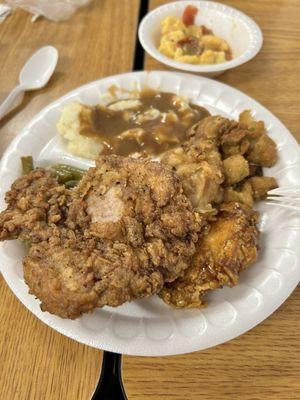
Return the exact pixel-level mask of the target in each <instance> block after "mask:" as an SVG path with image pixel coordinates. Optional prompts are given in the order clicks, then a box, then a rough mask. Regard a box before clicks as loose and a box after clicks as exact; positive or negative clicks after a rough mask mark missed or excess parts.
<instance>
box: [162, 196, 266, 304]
mask: <svg viewBox="0 0 300 400" xmlns="http://www.w3.org/2000/svg"><path fill="white" fill-rule="evenodd" d="M257 219H258V214H257V212H255V211H253V210H251V209H250V208H249V207H247V206H245V205H243V204H240V203H224V204H222V205H221V206H220V209H219V213H218V215H217V218H216V220H215V221H214V222H211V223H210V226H209V229H208V231H207V233H206V234H205V235H204V238H203V240H202V242H200V244H199V247H198V248H197V251H196V253H195V255H194V257H193V260H192V265H191V267H190V268H188V269H187V270H185V272H184V275H183V276H182V277H181V278H179V279H177V280H176V281H174V282H172V283H166V284H165V286H164V288H163V290H162V291H161V293H160V296H161V298H162V299H163V300H164V301H165V302H166V303H167V304H169V305H172V306H175V307H187V308H200V307H203V306H204V304H205V302H204V297H205V294H206V293H207V292H208V291H210V290H213V289H217V288H219V287H222V286H223V285H227V286H234V285H236V284H237V283H238V278H239V273H240V272H241V271H243V270H244V269H245V268H246V267H247V266H249V265H250V264H251V263H253V262H254V261H255V260H256V258H257V249H258V245H257V241H258V230H257V228H256V223H257Z"/></svg>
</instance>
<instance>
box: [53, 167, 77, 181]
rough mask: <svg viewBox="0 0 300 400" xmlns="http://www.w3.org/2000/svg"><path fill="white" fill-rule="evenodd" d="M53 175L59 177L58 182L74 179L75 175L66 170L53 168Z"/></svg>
mask: <svg viewBox="0 0 300 400" xmlns="http://www.w3.org/2000/svg"><path fill="white" fill-rule="evenodd" d="M52 176H53V177H54V178H56V179H57V181H58V183H65V182H68V181H70V180H72V179H73V175H72V174H71V173H70V172H66V171H54V170H52Z"/></svg>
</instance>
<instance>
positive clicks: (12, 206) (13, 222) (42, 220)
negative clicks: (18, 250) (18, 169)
mask: <svg viewBox="0 0 300 400" xmlns="http://www.w3.org/2000/svg"><path fill="white" fill-rule="evenodd" d="M70 197H71V191H70V190H68V189H66V188H65V187H64V186H62V185H59V184H58V183H57V180H56V179H54V178H53V177H52V176H51V172H50V171H47V170H45V169H42V168H37V169H35V170H34V171H32V172H30V173H29V174H27V175H25V176H22V177H20V178H18V179H17V180H16V181H15V182H14V183H13V184H12V187H11V189H10V190H9V191H8V192H7V193H6V196H5V201H6V203H7V209H6V210H5V211H2V212H1V213H0V240H9V239H15V238H20V239H22V240H30V241H33V242H39V241H40V240H45V239H46V238H47V237H48V236H49V228H50V227H51V226H52V225H57V224H60V223H63V221H64V219H65V215H66V213H67V204H68V201H69V200H70Z"/></svg>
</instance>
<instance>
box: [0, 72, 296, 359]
mask: <svg viewBox="0 0 300 400" xmlns="http://www.w3.org/2000/svg"><path fill="white" fill-rule="evenodd" d="M111 85H116V86H118V87H120V88H122V89H129V90H132V89H140V88H142V87H151V88H154V89H159V90H161V91H169V92H175V93H177V94H180V95H185V96H188V98H189V99H190V100H191V101H192V102H194V103H196V104H200V105H202V106H204V107H206V108H208V109H209V110H210V112H212V113H213V114H222V115H224V116H229V117H231V118H237V117H238V115H239V113H240V112H241V111H242V110H244V109H245V108H250V109H251V110H252V111H253V114H254V116H255V118H257V119H262V120H263V121H265V123H266V127H267V129H268V132H269V134H270V136H271V137H272V138H273V139H274V140H275V141H276V143H277V145H278V148H279V154H280V158H279V161H278V163H277V164H276V165H275V166H274V167H273V168H271V169H268V170H266V171H265V172H266V173H267V175H271V176H275V177H276V178H277V179H278V181H279V183H280V185H291V184H294V183H299V182H300V153H299V146H298V144H297V143H296V141H295V139H294V138H293V137H292V135H291V134H290V133H289V131H288V130H287V129H286V128H285V127H284V125H283V124H282V123H281V122H280V121H279V120H278V119H277V118H276V117H275V116H274V115H273V114H271V113H270V112H269V111H268V110H266V109H265V108H264V107H263V106H261V105H260V104H258V103H257V102H256V101H254V100H252V99H251V98H250V97H248V96H246V95H245V94H243V93H241V92H239V91H237V90H235V89H233V88H231V87H229V86H227V85H224V84H222V83H220V82H217V81H213V80H210V79H207V78H203V77H196V76H192V75H187V74H179V73H174V72H159V71H158V72H154V71H153V72H132V73H128V74H123V75H117V76H113V77H109V78H105V79H102V80H99V81H96V82H91V83H89V84H87V85H84V86H81V87H79V88H78V89H76V90H74V91H72V92H70V93H68V94H67V95H65V96H64V97H62V98H60V99H58V100H57V101H55V102H54V103H52V104H50V105H49V106H48V107H46V108H45V109H43V110H42V111H41V112H40V113H39V114H38V115H37V116H36V117H35V118H34V119H33V120H32V121H31V122H30V123H29V124H28V125H27V126H26V127H25V128H24V129H23V130H22V132H20V134H19V135H18V136H17V137H16V138H15V139H14V140H13V142H12V143H11V144H10V146H9V147H8V149H7V150H6V152H5V154H4V156H3V158H2V161H1V164H0V181H1V189H0V201H1V204H0V206H1V209H3V208H4V207H5V204H4V199H3V198H4V193H5V192H6V191H7V190H8V189H9V188H10V185H11V183H12V182H13V181H14V180H15V179H16V178H17V177H18V176H20V174H21V169H20V160H19V158H20V157H21V156H22V155H29V154H31V155H32V156H33V157H34V159H35V162H36V164H39V165H47V164H49V163H52V162H53V161H55V162H57V161H60V162H69V163H71V164H73V165H79V166H89V165H90V164H91V162H89V161H88V160H85V159H80V158H76V157H73V156H71V155H70V154H68V153H67V152H66V151H65V148H64V146H63V145H62V144H61V143H60V141H59V140H58V137H57V131H56V127H55V126H56V122H57V120H58V118H59V116H60V113H61V111H62V109H63V107H64V106H65V105H66V104H67V103H69V102H72V101H74V100H79V101H82V102H84V103H89V104H96V103H99V101H100V99H101V101H102V102H105V101H107V100H108V99H109V96H108V95H106V96H105V95H104V96H103V94H105V93H107V89H108V88H109V87H110V86H111ZM123 96H126V94H124V92H123ZM258 208H259V211H260V212H261V219H260V230H261V251H260V254H259V259H258V261H257V262H256V263H255V264H254V265H253V266H251V267H250V268H249V269H248V270H246V271H245V272H243V273H242V274H241V278H240V283H239V285H238V286H236V287H234V288H232V289H230V288H224V289H219V290H216V291H214V292H212V293H211V294H210V295H209V303H208V306H207V308H205V309H203V310H176V309H172V308H170V307H169V306H167V305H165V304H164V303H163V302H162V301H161V300H160V299H159V298H158V297H152V298H151V299H147V300H140V301H134V302H132V303H127V304H124V305H123V306H121V307H118V308H110V307H105V308H103V309H97V310H95V311H94V313H93V314H89V315H83V316H82V317H81V318H78V319H77V320H75V321H71V320H65V319H62V318H59V317H56V316H54V315H51V314H49V313H47V312H45V313H44V312H42V311H41V310H40V307H39V300H37V299H35V297H34V296H32V295H29V294H28V287H27V286H26V284H25V283H24V280H23V274H22V256H23V255H24V249H23V247H22V245H21V244H20V243H19V242H17V241H10V242H4V243H1V245H0V264H1V272H2V274H3V276H4V278H5V280H6V282H7V283H8V285H9V286H10V288H11V290H12V291H13V292H14V293H15V295H16V296H17V297H18V298H19V299H20V300H21V302H22V303H23V304H24V305H25V306H26V307H27V308H28V309H29V310H30V311H31V312H32V313H34V314H35V315H36V316H37V317H38V318H39V319H40V320H42V321H43V322H44V323H46V324H47V325H49V326H51V327H52V328H54V329H56V330H57V331H58V332H60V333H62V334H64V335H66V336H68V337H71V338H73V339H75V340H77V341H79V342H81V343H85V344H87V345H90V346H93V347H96V348H99V349H103V350H109V351H113V352H117V353H124V354H132V355H145V356H161V355H171V354H180V353H187V352H192V351H196V350H202V349H206V348H208V347H211V346H215V345H217V344H220V343H223V342H226V341H227V340H230V339H233V338H235V337H236V336H238V335H241V334H242V333H244V332H246V331H247V330H249V329H251V328H253V327H254V326H255V325H257V324H258V323H260V322H261V321H263V320H264V319H265V318H267V317H268V316H269V315H270V314H271V313H272V312H274V311H275V310H276V309H277V308H278V307H279V306H280V305H281V304H282V302H284V300H285V299H286V298H287V297H288V296H289V295H290V293H291V292H292V291H293V289H294V288H295V287H296V285H297V284H298V282H299V277H300V266H299V259H300V248H299V239H300V223H299V214H297V213H296V212H292V211H288V210H282V209H277V208H275V207H273V208H271V207H268V206H267V205H265V204H263V203H260V205H259V206H258Z"/></svg>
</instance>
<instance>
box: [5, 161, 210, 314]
mask: <svg viewBox="0 0 300 400" xmlns="http://www.w3.org/2000/svg"><path fill="white" fill-rule="evenodd" d="M7 201H8V210H6V211H4V212H2V213H1V214H0V221H2V223H1V224H0V234H1V238H2V240H4V239H13V238H17V237H20V238H29V239H34V240H33V244H32V246H31V247H30V249H29V252H28V254H27V256H26V257H25V258H24V277H25V280H26V282H27V284H28V286H29V288H30V293H32V294H34V295H35V296H37V297H38V298H39V299H40V300H41V302H42V305H41V307H42V309H43V310H44V311H49V312H51V313H53V314H56V315H59V316H61V317H64V318H76V317H78V316H79V315H80V314H81V313H83V312H88V311H91V310H92V309H93V308H95V307H102V306H104V305H109V306H118V305H120V304H122V303H124V302H126V301H130V300H132V299H138V298H143V297H149V296H151V295H153V294H154V293H157V292H158V291H160V290H161V288H162V286H163V283H164V282H165V281H166V282H171V281H173V280H174V279H176V278H177V277H178V276H180V275H181V274H182V273H183V271H184V270H185V269H186V268H187V267H188V266H189V264H190V260H191V257H192V256H193V254H194V252H195V244H196V243H197V241H198V233H200V231H201V229H202V225H203V219H202V218H201V217H200V216H199V215H198V214H197V213H195V212H194V211H193V210H192V207H191V204H190V202H189V200H188V199H187V197H186V196H185V195H184V194H183V189H182V186H181V184H180V181H179V179H178V177H177V176H176V175H175V174H174V172H173V171H172V170H171V169H170V168H169V167H168V166H165V165H162V164H159V163H155V162H150V161H142V160H133V159H130V158H123V157H117V156H107V157H100V158H99V159H98V160H97V165H96V168H91V169H90V170H89V171H88V172H87V173H86V174H85V175H84V177H83V178H82V180H81V182H80V184H79V185H78V186H77V188H76V189H74V190H73V191H71V190H67V189H65V188H64V187H62V186H59V185H58V184H57V182H56V181H55V180H54V179H53V178H52V177H51V176H50V173H49V172H48V171H45V170H36V171H33V172H31V173H30V174H28V175H27V176H24V177H22V178H20V179H18V180H17V181H16V182H15V183H14V184H13V186H12V190H11V191H10V192H9V194H8V195H7ZM32 210H33V211H34V212H37V211H38V218H37V217H36V216H34V217H32V215H31V213H32ZM36 210H37V211H36ZM28 221H29V222H28ZM10 227H12V228H11V229H10Z"/></svg>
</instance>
